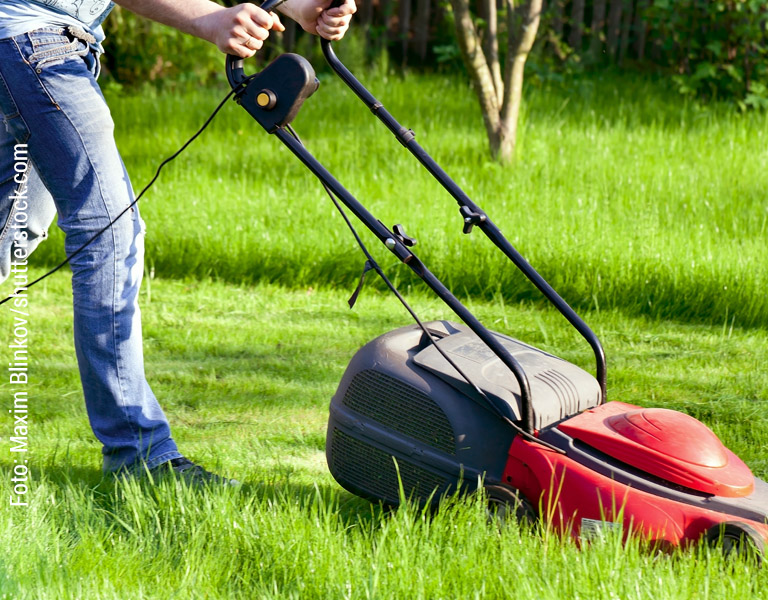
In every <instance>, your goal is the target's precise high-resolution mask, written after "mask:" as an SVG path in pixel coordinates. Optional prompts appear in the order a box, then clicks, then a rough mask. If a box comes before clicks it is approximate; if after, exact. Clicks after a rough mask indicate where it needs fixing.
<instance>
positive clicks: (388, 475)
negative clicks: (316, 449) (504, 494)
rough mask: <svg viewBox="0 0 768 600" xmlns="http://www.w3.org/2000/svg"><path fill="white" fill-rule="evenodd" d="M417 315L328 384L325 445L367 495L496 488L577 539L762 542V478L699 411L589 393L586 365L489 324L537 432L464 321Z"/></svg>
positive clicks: (395, 497)
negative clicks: (527, 394) (732, 530)
mask: <svg viewBox="0 0 768 600" xmlns="http://www.w3.org/2000/svg"><path fill="white" fill-rule="evenodd" d="M426 327H427V329H428V331H429V332H430V334H431V335H432V337H433V338H435V339H436V340H437V341H436V344H437V345H439V346H440V348H441V350H443V352H445V353H446V354H447V355H448V356H450V358H451V359H452V360H453V361H454V363H455V364H456V366H457V367H459V368H460V369H461V370H462V371H463V372H464V373H465V374H466V375H467V376H468V378H469V379H470V380H471V381H473V382H474V383H475V385H477V387H478V388H480V391H478V390H477V389H475V388H473V387H471V386H470V385H469V384H467V383H466V380H465V378H464V377H463V376H462V375H460V374H459V373H458V372H457V371H456V370H455V369H454V367H452V366H451V365H449V363H448V362H447V361H446V360H445V359H444V358H443V357H442V356H441V355H440V354H439V353H438V351H437V350H436V348H435V347H434V346H433V345H432V344H431V343H430V342H429V340H428V339H427V337H426V335H425V334H424V333H423V331H422V330H421V329H420V328H419V327H418V326H415V325H414V326H409V327H403V328H400V329H396V330H394V331H391V332H389V333H386V334H384V335H382V336H380V337H378V338H376V339H375V340H373V341H371V342H369V343H368V344H366V345H365V346H363V347H362V348H361V349H360V350H359V351H358V352H357V354H356V355H355V356H354V358H353V359H352V361H351V362H350V364H349V366H348V368H347V371H346V372H345V374H344V377H343V378H342V381H341V383H340V385H339V387H338V389H337V391H336V394H335V395H334V397H333V399H332V402H331V407H330V418H329V423H328V436H327V444H326V454H327V459H328V465H329V467H330V470H331V473H332V474H333V476H334V477H335V479H336V480H337V481H338V482H339V483H340V484H341V485H342V486H343V487H344V488H346V489H347V490H349V491H351V492H352V493H354V494H357V495H359V496H362V497H365V498H368V499H370V500H373V501H381V502H383V503H385V504H388V505H397V504H399V503H400V502H401V501H402V500H403V499H409V500H413V501H417V502H419V503H420V504H422V505H423V504H427V503H430V504H433V505H437V504H438V503H439V501H440V499H441V498H442V497H443V496H444V495H445V494H450V493H453V492H456V491H459V490H464V491H472V490H474V489H475V488H477V487H478V486H479V485H489V484H490V485H505V486H508V487H509V488H510V490H512V491H516V492H517V493H518V494H520V495H521V496H522V497H523V498H525V500H527V501H528V503H530V505H531V506H532V507H533V508H534V510H535V511H536V512H538V513H539V515H540V516H541V517H542V518H543V519H544V520H545V521H546V522H547V523H549V524H550V526H552V527H555V528H556V529H559V530H561V531H565V532H570V533H571V534H573V535H574V536H578V537H581V538H589V537H591V536H593V535H597V534H599V533H600V532H601V531H603V530H606V529H614V528H622V529H623V531H624V532H625V533H626V534H629V533H630V532H634V533H639V534H641V535H643V536H644V537H645V538H647V539H651V540H653V541H655V542H658V543H660V544H668V545H673V546H676V545H680V544H682V543H685V542H686V541H696V540H698V539H700V538H701V537H702V535H705V534H707V532H711V531H712V530H713V528H716V527H718V526H719V525H720V524H721V523H725V522H729V523H741V524H743V526H744V527H747V528H750V531H751V532H753V533H754V535H753V537H755V538H760V539H761V540H768V527H766V525H765V522H766V517H768V485H767V484H766V483H765V482H763V481H761V480H759V479H757V478H755V477H754V476H753V475H752V473H751V471H750V470H749V468H748V467H747V466H746V465H745V464H744V463H743V462H742V461H741V460H740V459H739V458H738V457H736V456H735V455H734V454H733V453H732V452H730V451H729V450H728V449H727V448H725V447H724V446H723V444H722V443H721V442H720V440H719V439H718V438H717V437H716V436H715V435H714V434H713V433H712V432H711V431H710V430H709V429H708V428H707V427H706V426H705V425H704V424H702V423H701V422H699V421H697V420H696V419H694V418H692V417H689V416H687V415H684V414H682V413H679V412H676V411H672V410H666V409H654V408H650V409H649V408H640V407H636V406H632V405H629V404H624V403H621V402H608V403H605V404H601V403H600V390H599V386H598V384H597V381H596V380H595V379H594V378H593V377H592V376H591V375H590V374H588V373H587V372H585V371H583V370H582V369H580V368H578V367H576V366H575V365H572V364H570V363H568V362H566V361H564V360H562V359H560V358H557V357H555V356H552V355H550V354H547V353H546V352H543V351H541V350H539V349H536V348H534V347H532V346H529V345H527V344H524V343H522V342H519V341H517V340H514V339H512V338H509V337H507V336H504V335H501V334H498V333H494V335H495V336H497V338H498V339H499V340H500V341H501V342H502V343H503V345H504V346H505V348H506V349H507V350H509V351H510V353H511V354H512V355H513V356H514V357H515V359H516V360H517V361H518V362H519V363H520V364H521V366H522V367H523V368H524V370H525V372H526V374H527V376H528V378H529V380H530V382H531V396H532V399H533V409H534V415H535V417H534V418H535V424H536V436H537V437H538V438H539V439H540V440H542V441H544V442H546V444H547V445H543V444H541V443H538V442H536V441H532V440H527V439H525V437H523V436H521V435H519V434H518V433H516V432H515V430H514V429H513V428H511V427H510V426H509V424H508V423H505V422H504V421H503V420H501V419H499V417H498V415H497V414H496V413H495V412H494V411H492V410H491V409H490V408H489V407H488V401H490V402H493V403H494V404H495V406H496V407H497V408H499V409H501V410H502V412H503V413H504V414H505V416H506V417H507V418H508V419H509V420H511V421H516V422H517V421H519V420H520V403H519V389H518V387H517V384H516V382H515V379H514V378H513V377H511V375H510V373H509V371H508V369H507V368H506V367H505V366H504V365H503V364H502V363H501V361H500V360H499V359H498V357H497V356H496V355H495V354H494V353H492V352H491V351H490V350H488V348H487V347H485V346H484V345H483V344H482V342H481V341H480V340H479V339H478V338H477V336H475V334H474V333H473V332H472V331H471V330H469V329H468V328H467V327H466V326H463V325H458V324H456V323H451V322H447V321H436V322H432V323H428V324H427V325H426Z"/></svg>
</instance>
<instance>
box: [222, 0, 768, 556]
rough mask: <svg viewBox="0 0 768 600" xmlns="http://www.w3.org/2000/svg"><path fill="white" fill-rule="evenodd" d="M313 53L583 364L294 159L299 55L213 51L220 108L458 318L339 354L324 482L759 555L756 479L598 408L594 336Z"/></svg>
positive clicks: (405, 132) (331, 59) (654, 421)
mask: <svg viewBox="0 0 768 600" xmlns="http://www.w3.org/2000/svg"><path fill="white" fill-rule="evenodd" d="M275 4H276V2H272V1H271V0H270V1H269V2H267V3H265V4H264V5H262V8H264V9H265V10H270V9H272V8H274V6H275ZM321 43H322V49H323V54H324V56H325V58H326V60H327V62H328V64H329V65H330V66H331V68H332V70H333V71H334V72H335V73H336V74H337V75H338V76H339V77H340V78H341V79H342V80H343V81H344V82H345V84H346V85H347V86H349V88H350V89H352V91H353V92H354V93H355V94H356V95H357V96H358V97H359V98H360V100H362V102H363V103H364V104H365V105H366V106H367V107H368V108H369V109H370V110H371V111H372V112H373V114H374V115H375V116H376V117H378V118H379V119H380V120H381V121H382V122H383V123H384V125H386V127H387V128H388V129H389V130H390V131H391V132H392V133H393V134H394V136H395V137H396V138H397V140H398V141H399V142H400V144H402V145H403V146H404V147H405V149H407V150H408V151H409V152H411V154H413V155H414V156H415V157H416V159H417V160H418V161H419V162H420V163H421V164H422V165H423V166H424V167H425V168H426V170H427V171H428V172H429V173H430V174H431V175H432V176H434V177H435V178H436V179H437V181H439V182H440V184H441V185H442V186H443V187H444V188H445V190H446V191H447V192H448V193H449V194H450V196H452V197H453V199H454V200H455V201H456V202H457V203H458V206H459V212H460V215H461V222H462V227H463V232H464V233H465V234H470V233H472V232H473V231H474V230H475V229H478V230H480V231H481V232H482V233H483V234H485V235H486V236H487V237H488V238H489V240H490V241H491V242H492V243H493V244H494V245H495V246H496V247H497V248H498V249H499V250H500V251H501V252H503V253H504V254H505V255H506V256H507V258H508V259H509V260H511V261H512V263H513V264H514V265H515V266H516V267H517V268H518V269H520V270H521V271H522V273H523V274H524V275H525V276H526V277H527V278H528V279H529V280H530V281H531V282H532V283H533V284H534V285H535V286H536V287H537V288H538V289H539V290H540V291H541V293H542V294H543V295H544V297H545V298H546V299H547V300H548V301H549V302H551V304H552V305H553V306H554V307H555V308H556V309H557V310H558V311H559V312H560V313H561V314H562V315H563V316H564V317H565V319H566V320H567V321H568V322H569V323H570V324H571V325H572V326H573V327H574V328H575V329H576V330H577V331H578V332H579V334H581V336H582V337H583V338H584V340H585V341H586V342H587V343H588V344H589V346H590V347H591V349H592V352H593V353H594V357H595V365H596V366H595V375H594V376H593V375H592V374H590V373H588V372H587V371H585V370H582V369H581V368H579V367H577V366H575V365H573V364H570V363H568V362H566V361H565V360H563V359H560V358H558V357H556V356H553V355H551V354H549V353H547V352H544V351H542V350H539V349H537V348H534V347H533V346H530V345H528V344H526V343H524V342H521V341H518V340H516V339H513V338H511V337H508V336H506V335H503V334H501V333H497V332H493V331H490V330H489V329H487V328H486V327H485V326H484V325H483V324H482V323H480V321H478V320H477V319H476V318H475V316H474V315H473V314H472V313H471V312H470V311H469V310H468V309H467V308H466V307H465V306H464V305H463V304H462V303H461V302H460V301H459V300H458V299H457V298H456V297H455V296H454V295H453V294H452V293H451V292H450V291H449V290H448V289H447V288H446V287H445V286H444V285H443V284H442V283H441V281H440V280H439V279H438V278H437V277H436V276H435V275H434V274H432V273H431V272H430V271H429V269H428V268H427V267H426V266H425V265H424V264H423V263H422V262H421V261H420V260H419V258H418V257H417V256H416V254H414V252H413V250H412V248H413V246H414V244H415V240H414V239H413V238H411V237H409V236H408V235H407V234H406V233H405V230H404V228H403V227H402V226H401V225H395V226H394V227H393V228H392V229H389V228H387V227H386V226H385V225H384V224H382V223H381V222H380V221H378V220H377V219H376V218H375V217H374V216H373V215H371V213H369V212H368V210H367V209H366V208H365V207H364V206H363V205H362V204H360V202H358V201H357V199H355V198H354V197H353V196H352V194H350V193H349V192H348V191H347V190H346V189H345V188H344V187H343V186H342V185H341V184H340V183H339V182H338V181H337V180H336V179H335V178H334V177H333V176H332V175H331V174H330V173H329V172H328V171H327V170H326V169H325V168H324V167H323V166H322V164H320V162H319V161H318V160H317V159H315V158H314V156H312V155H311V154H310V152H309V151H308V150H307V149H306V148H305V147H304V146H303V145H302V143H301V141H300V140H299V139H298V136H296V135H295V133H294V132H293V130H292V128H291V127H290V123H291V121H292V120H293V118H294V117H295V116H296V114H297V113H298V111H299V109H300V108H301V105H302V104H303V102H304V101H305V100H306V99H307V98H309V97H310V96H311V95H312V94H313V93H314V92H315V91H316V90H317V89H318V80H317V79H316V77H315V72H314V70H313V68H312V66H311V64H310V63H309V62H308V61H307V60H306V59H304V58H303V57H301V56H299V55H296V54H291V53H287V54H282V55H280V56H278V57H277V58H276V59H275V60H273V61H272V62H271V63H270V64H269V65H268V66H266V67H265V68H264V69H262V70H261V71H260V72H258V73H256V74H254V75H250V76H246V75H245V73H244V61H243V59H239V58H236V57H232V56H229V57H228V58H227V77H228V80H229V82H230V85H231V87H232V89H233V91H234V95H235V99H236V101H237V102H238V103H239V104H240V105H241V106H242V107H243V108H244V109H245V110H246V111H247V112H248V113H249V114H250V115H251V116H252V117H253V118H254V119H255V120H256V121H257V122H258V123H259V124H260V125H261V126H262V127H264V129H265V130H266V131H267V132H269V133H270V134H273V135H275V136H276V137H277V138H278V139H279V140H280V141H281V142H282V143H283V144H284V145H285V146H287V147H288V149H289V150H290V151H291V152H292V153H293V154H294V155H295V156H296V157H297V158H298V159H299V160H300V161H301V162H302V163H304V165H306V167H307V168H309V170H310V171H311V172H312V173H313V174H314V175H315V176H317V178H318V179H320V181H321V182H322V183H323V185H324V186H325V188H326V190H327V191H328V192H329V195H331V198H332V200H334V202H335V203H336V204H337V207H339V208H340V210H341V207H340V206H339V204H338V202H337V200H338V201H341V203H342V204H343V205H344V206H346V207H347V208H348V209H349V210H350V211H351V212H352V213H353V214H354V215H355V216H356V217H357V218H358V219H359V220H360V221H361V222H362V223H363V224H364V225H365V226H366V227H367V228H368V229H370V231H371V232H372V233H373V234H374V235H375V236H376V238H378V240H379V241H380V242H381V243H382V244H383V245H384V246H385V247H386V248H387V249H388V250H389V251H390V252H391V253H392V254H393V255H394V256H395V257H397V259H399V260H400V261H401V262H402V263H404V264H405V265H407V266H408V267H409V268H410V269H411V270H412V271H413V272H414V273H415V274H416V275H417V276H418V277H419V278H420V279H421V280H422V281H423V282H424V283H425V284H426V285H427V286H428V287H429V288H431V290H433V291H434V292H435V293H436V294H437V295H438V297H439V298H441V299H442V300H443V301H444V302H445V303H446V304H447V305H448V306H449V307H450V308H451V309H452V311H453V312H454V313H455V314H456V316H457V317H458V319H459V321H461V322H460V323H459V322H452V321H433V322H428V323H422V322H421V321H419V320H418V318H416V324H414V325H408V326H405V327H401V328H399V329H396V330H394V331H390V332H388V333H384V334H383V335H381V336H379V337H377V338H376V339H374V340H373V341H371V342H369V343H368V344H366V345H365V346H363V347H362V348H361V349H360V350H359V351H358V352H357V353H356V354H355V355H354V357H353V358H352V360H351V362H350V364H349V366H348V367H347V369H346V372H345V373H344V375H343V377H342V379H341V382H340V384H339V386H338V389H337V391H336V393H335V395H334V396H333V398H332V401H331V405H330V416H329V421H328V435H327V442H326V455H327V461H328V466H329V468H330V471H331V473H332V474H333V477H334V478H335V479H336V480H337V481H338V483H339V484H341V486H343V487H344V488H345V489H347V490H348V491H350V492H352V493H353V494H356V495H358V496H361V497H364V498H367V499H370V500H372V501H376V502H381V503H383V504H386V505H391V506H397V505H398V504H400V503H401V502H403V501H404V500H408V501H414V502H418V503H419V504H421V505H422V506H424V505H430V506H436V505H438V504H439V502H440V501H441V499H443V498H445V497H446V495H449V494H453V493H456V492H461V491H465V492H472V491H474V490H476V489H477V488H478V487H482V488H484V490H485V493H486V497H487V499H488V501H489V503H490V505H491V506H492V507H495V508H496V509H497V510H501V511H505V512H506V513H507V514H509V515H514V516H516V517H518V518H521V519H532V518H537V517H538V518H541V519H543V520H544V521H546V522H547V523H548V524H549V526H551V527H553V528H554V529H556V530H560V531H563V532H568V533H570V534H572V535H573V536H575V537H577V538H578V539H582V540H583V539H590V538H592V537H594V536H597V535H601V534H602V533H603V532H606V531H613V530H621V531H623V532H624V535H625V536H626V535H630V534H636V535H639V536H642V537H643V538H645V539H648V540H650V541H652V542H654V543H656V544H658V545H660V546H669V547H674V546H680V545H688V544H690V543H693V542H698V541H701V540H706V541H710V542H717V541H720V542H722V544H723V547H724V548H725V549H726V550H727V551H729V552H738V553H749V554H751V555H753V556H757V557H758V559H759V557H761V556H762V552H763V547H764V543H765V541H766V539H768V525H767V524H766V518H767V517H768V485H767V484H766V483H765V482H764V481H762V480H760V479H758V478H756V477H755V476H754V475H753V474H752V472H751V471H750V469H749V468H748V467H747V466H746V465H745V464H744V463H743V462H742V461H741V460H740V459H739V458H738V457H737V456H736V455H735V454H733V453H732V452H731V451H730V450H728V449H727V448H726V447H725V446H724V445H723V444H722V443H721V441H720V440H719V439H718V438H717V437H716V436H715V434H714V433H713V432H712V431H711V430H710V429H708V428H707V427H706V426H705V425H704V424H703V423H701V422H699V421H697V420H696V419H694V418H692V417H690V416H688V415H685V414H683V413H681V412H677V411H673V410H668V409H663V408H643V407H639V406H633V405H630V404H625V403H622V402H616V401H611V402H608V401H607V398H606V361H605V355H604V352H603V348H602V345H601V343H600V341H599V340H598V338H597V336H596V335H595V333H594V332H593V331H592V330H591V329H590V328H589V327H588V326H587V324H586V323H585V322H584V321H583V320H582V319H581V317H579V315H578V314H576V312H575V311H574V310H573V309H572V308H571V307H570V306H569V305H568V304H567V303H566V302H565V300H563V299H562V298H561V297H560V296H559V295H558V294H557V293H556V292H555V290H554V289H553V288H552V287H551V286H550V285H549V284H548V283H547V282H546V281H545V280H544V278H543V277H542V276H541V275H540V274H539V273H538V272H537V271H536V270H535V269H534V268H533V267H532V266H531V265H530V264H529V263H528V262H527V261H526V260H525V259H524V258H523V257H522V255H521V254H520V253H519V252H518V251H517V250H516V249H515V248H514V247H513V246H512V245H511V244H510V243H509V241H507V239H506V238H505V237H504V236H503V234H502V233H501V232H500V231H499V229H498V228H497V227H496V225H495V224H494V223H493V222H492V221H491V219H490V217H489V216H488V215H487V214H486V213H485V212H484V211H482V210H481V209H480V207H479V206H477V205H476V204H475V203H474V202H473V201H472V200H471V199H470V198H469V197H468V196H467V195H466V194H465V193H464V192H463V191H462V190H461V189H460V188H459V186H458V185H457V184H456V183H455V182H454V181H453V180H452V179H451V178H450V177H449V176H448V175H447V174H446V173H445V172H444V171H443V170H442V168H440V166H438V165H437V163H436V162H435V161H434V160H433V159H432V158H431V157H430V156H429V154H427V152H425V151H424V149H423V148H422V147H421V146H420V145H419V144H418V142H416V139H415V134H414V132H413V131H411V130H410V129H406V128H405V127H403V126H402V125H400V123H399V122H398V121H397V120H395V118H394V117H393V116H392V115H391V114H390V113H389V112H388V111H387V110H386V109H385V108H384V106H383V105H382V104H381V103H380V102H379V101H378V100H377V99H376V98H375V97H374V96H373V95H372V94H371V93H370V92H369V91H368V90H367V89H366V88H365V87H364V86H363V85H362V84H361V83H360V82H359V81H358V80H357V79H356V78H355V76H354V75H353V74H352V73H351V72H350V71H349V70H348V69H347V68H346V67H345V66H344V65H343V64H342V62H341V61H340V60H339V59H338V57H337V56H336V55H335V53H334V51H333V49H332V47H331V44H330V42H328V41H326V40H322V42H321ZM342 214H344V213H343V211H342ZM345 218H346V217H345ZM347 222H348V224H349V221H347ZM353 231H354V230H353ZM355 235H356V234H355ZM356 238H357V240H358V243H360V244H361V248H362V249H363V252H364V253H365V255H366V257H367V261H366V270H368V269H373V270H375V271H377V273H379V275H381V276H382V277H383V278H384V280H385V282H386V283H387V285H389V286H390V289H392V290H393V291H394V292H395V293H396V294H397V291H396V290H395V289H394V286H392V285H391V283H390V282H389V280H388V279H387V278H386V276H385V275H384V273H383V271H382V270H381V269H380V267H379V266H378V264H377V263H376V262H375V260H374V259H373V258H372V257H371V255H370V254H369V253H368V251H367V249H365V247H364V245H363V244H362V242H361V241H360V238H359V236H357V235H356ZM364 273H365V272H364ZM361 283H362V279H361ZM359 289H360V287H359V286H358V289H357V290H356V291H355V294H354V295H353V298H352V299H351V301H350V304H352V303H353V300H354V298H355V297H356V296H357V293H358V292H359ZM397 295H398V297H399V298H401V300H402V297H401V296H400V295H399V294H397ZM406 308H408V307H407V305H406ZM409 310H410V309H409ZM411 313H412V315H413V312H412V311H411ZM413 316H414V317H415V315H413Z"/></svg>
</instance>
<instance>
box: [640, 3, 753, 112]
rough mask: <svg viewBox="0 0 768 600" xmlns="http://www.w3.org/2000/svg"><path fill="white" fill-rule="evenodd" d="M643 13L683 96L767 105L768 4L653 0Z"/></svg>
mask: <svg viewBox="0 0 768 600" xmlns="http://www.w3.org/2000/svg"><path fill="white" fill-rule="evenodd" d="M647 17H648V23H649V26H650V30H651V32H652V35H653V37H654V38H655V40H656V43H657V44H658V45H659V47H660V50H661V53H660V55H659V60H661V61H662V62H664V63H665V64H667V65H668V66H670V67H672V68H673V69H675V71H677V74H676V75H675V77H674V81H675V83H676V85H677V87H678V90H679V91H680V92H681V93H682V94H684V95H689V96H692V97H696V98H703V99H708V100H711V99H728V100H733V101H735V102H736V103H737V104H738V106H739V107H741V108H742V109H745V108H748V107H749V108H766V107H768V87H766V85H767V84H768V61H767V59H768V34H766V20H767V19H768V2H766V1H765V0H727V1H723V0H718V1H716V2H702V1H701V0H655V1H654V2H653V3H652V4H651V5H650V6H649V8H648V9H647Z"/></svg>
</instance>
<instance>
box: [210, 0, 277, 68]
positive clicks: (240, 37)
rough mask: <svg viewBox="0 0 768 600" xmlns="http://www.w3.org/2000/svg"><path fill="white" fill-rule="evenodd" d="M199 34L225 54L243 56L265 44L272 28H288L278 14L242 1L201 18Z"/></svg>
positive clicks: (250, 54) (245, 56)
mask: <svg viewBox="0 0 768 600" xmlns="http://www.w3.org/2000/svg"><path fill="white" fill-rule="evenodd" d="M197 28H198V31H199V33H198V35H199V36H200V37H202V38H203V39H205V40H208V41H209V42H212V43H213V44H215V45H216V47H217V48H218V49H219V50H221V51H222V52H224V53H225V54H235V55H237V56H240V57H242V58H248V57H250V56H253V55H254V54H255V53H256V51H257V50H260V49H261V47H262V46H263V45H264V40H266V39H267V37H268V36H269V32H270V31H285V27H283V24H282V23H281V22H280V19H279V18H278V17H277V15H276V14H274V13H266V12H264V11H263V10H261V9H260V8H259V7H258V6H256V5H255V4H250V3H248V4H238V5H237V6H233V7H231V8H225V9H223V10H218V11H215V12H212V13H210V14H208V15H205V16H204V17H201V18H200V19H199V20H198V22H197Z"/></svg>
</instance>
